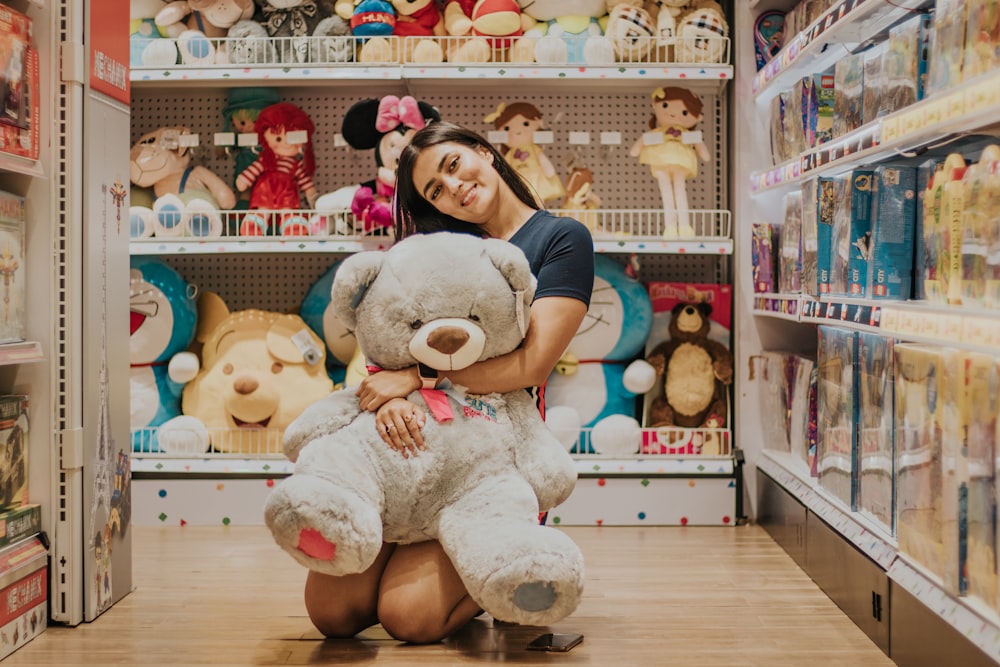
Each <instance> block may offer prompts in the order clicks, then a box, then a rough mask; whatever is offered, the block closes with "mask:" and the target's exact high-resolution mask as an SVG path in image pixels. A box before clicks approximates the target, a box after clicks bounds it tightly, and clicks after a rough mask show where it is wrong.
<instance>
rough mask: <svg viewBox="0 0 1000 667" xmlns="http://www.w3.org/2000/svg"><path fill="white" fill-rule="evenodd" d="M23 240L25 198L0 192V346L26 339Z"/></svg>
mask: <svg viewBox="0 0 1000 667" xmlns="http://www.w3.org/2000/svg"><path fill="white" fill-rule="evenodd" d="M24 237H25V212H24V198H23V197H20V196H18V195H14V194H11V193H9V192H4V191H2V190H0V344H3V343H14V342H18V341H23V340H24V336H25V321H24V305H25V291H26V288H27V285H26V284H27V279H26V275H27V267H26V266H25V261H24V251H25V248H24Z"/></svg>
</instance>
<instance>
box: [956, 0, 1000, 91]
mask: <svg viewBox="0 0 1000 667" xmlns="http://www.w3.org/2000/svg"><path fill="white" fill-rule="evenodd" d="M964 56H965V60H964V61H963V62H962V78H963V79H965V80H969V79H971V78H972V77H975V76H979V75H980V74H985V73H986V72H992V71H994V70H996V69H997V67H998V66H1000V0H978V1H977V2H974V3H973V4H972V5H971V6H970V7H969V16H968V21H967V23H966V24H965V54H964Z"/></svg>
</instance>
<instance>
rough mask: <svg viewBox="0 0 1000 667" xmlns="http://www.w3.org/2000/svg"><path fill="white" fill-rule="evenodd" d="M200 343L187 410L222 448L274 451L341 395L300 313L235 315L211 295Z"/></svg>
mask: <svg viewBox="0 0 1000 667" xmlns="http://www.w3.org/2000/svg"><path fill="white" fill-rule="evenodd" d="M206 297H207V298H206ZM198 338H199V340H202V341H203V345H202V348H201V371H200V372H199V373H198V375H197V377H195V379H194V380H192V381H191V382H189V383H188V385H187V386H186V387H184V394H183V397H182V400H181V408H182V410H183V412H184V415H186V416H187V417H188V418H194V419H195V420H197V422H198V423H199V424H201V425H203V426H204V427H205V428H207V430H208V433H209V436H210V438H211V444H212V447H213V449H214V450H215V451H218V452H235V453H257V454H261V453H274V452H275V450H276V445H277V440H276V439H275V437H279V438H280V434H281V432H282V431H283V430H284V429H285V427H287V426H288V425H289V424H290V423H291V422H292V420H293V419H295V418H296V417H298V416H299V415H300V414H301V413H302V411H303V410H305V409H306V407H308V406H309V405H311V404H312V403H314V402H316V401H318V400H319V399H321V398H323V397H324V396H327V395H328V394H329V393H330V392H331V391H332V390H333V382H331V381H330V377H329V376H328V375H327V374H326V353H325V351H324V345H323V341H321V340H320V339H319V338H318V337H317V336H316V334H315V333H313V331H312V330H311V329H310V328H309V327H308V326H307V325H306V323H305V322H303V321H302V318H300V317H299V316H298V315H285V314H282V313H274V312H268V311H263V310H255V309H248V310H240V311H236V312H229V309H228V307H227V306H226V305H225V303H224V302H223V301H222V299H220V298H219V297H218V296H217V295H209V294H207V293H206V294H203V295H202V298H201V299H200V300H199V330H198ZM170 425H171V426H172V425H173V424H172V423H171V424H170ZM165 429H166V430H167V431H168V432H169V429H167V428H166V426H165V427H164V429H161V437H162V431H163V430H165ZM171 436H172V437H173V434H171Z"/></svg>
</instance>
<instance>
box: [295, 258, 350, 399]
mask: <svg viewBox="0 0 1000 667" xmlns="http://www.w3.org/2000/svg"><path fill="white" fill-rule="evenodd" d="M340 264H341V262H339V261H338V262H334V263H333V265H332V266H331V267H330V268H329V269H327V270H326V271H325V272H324V273H323V275H321V276H320V277H319V278H318V279H317V280H316V282H314V283H313V284H312V285H311V286H310V287H309V290H308V291H307V292H306V295H305V298H303V299H302V305H301V306H299V316H300V317H301V318H302V319H303V321H305V323H306V324H308V325H309V327H310V328H311V329H312V330H313V331H314V332H316V335H317V336H319V337H320V339H322V340H323V342H324V343H326V370H327V373H328V374H329V375H330V379H331V380H333V383H334V385H339V384H343V383H344V379H345V377H346V371H347V365H348V364H349V363H350V362H351V361H352V360H353V359H354V358H355V356H356V355H357V353H358V341H357V339H356V338H355V337H354V334H353V333H352V332H351V331H350V330H349V329H348V328H347V327H346V326H345V325H344V323H343V322H341V321H340V320H339V319H338V318H337V316H336V314H335V313H334V312H333V302H332V301H331V300H330V289H331V287H332V286H333V277H334V276H335V275H337V269H338V268H339V267H340Z"/></svg>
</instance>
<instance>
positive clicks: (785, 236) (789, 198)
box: [778, 192, 802, 294]
mask: <svg viewBox="0 0 1000 667" xmlns="http://www.w3.org/2000/svg"><path fill="white" fill-rule="evenodd" d="M801 278H802V193H801V192H790V193H788V194H787V195H785V221H784V223H782V225H781V252H780V253H779V255H778V291H779V292H782V293H785V294H794V293H796V292H801V291H802V285H801Z"/></svg>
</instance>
